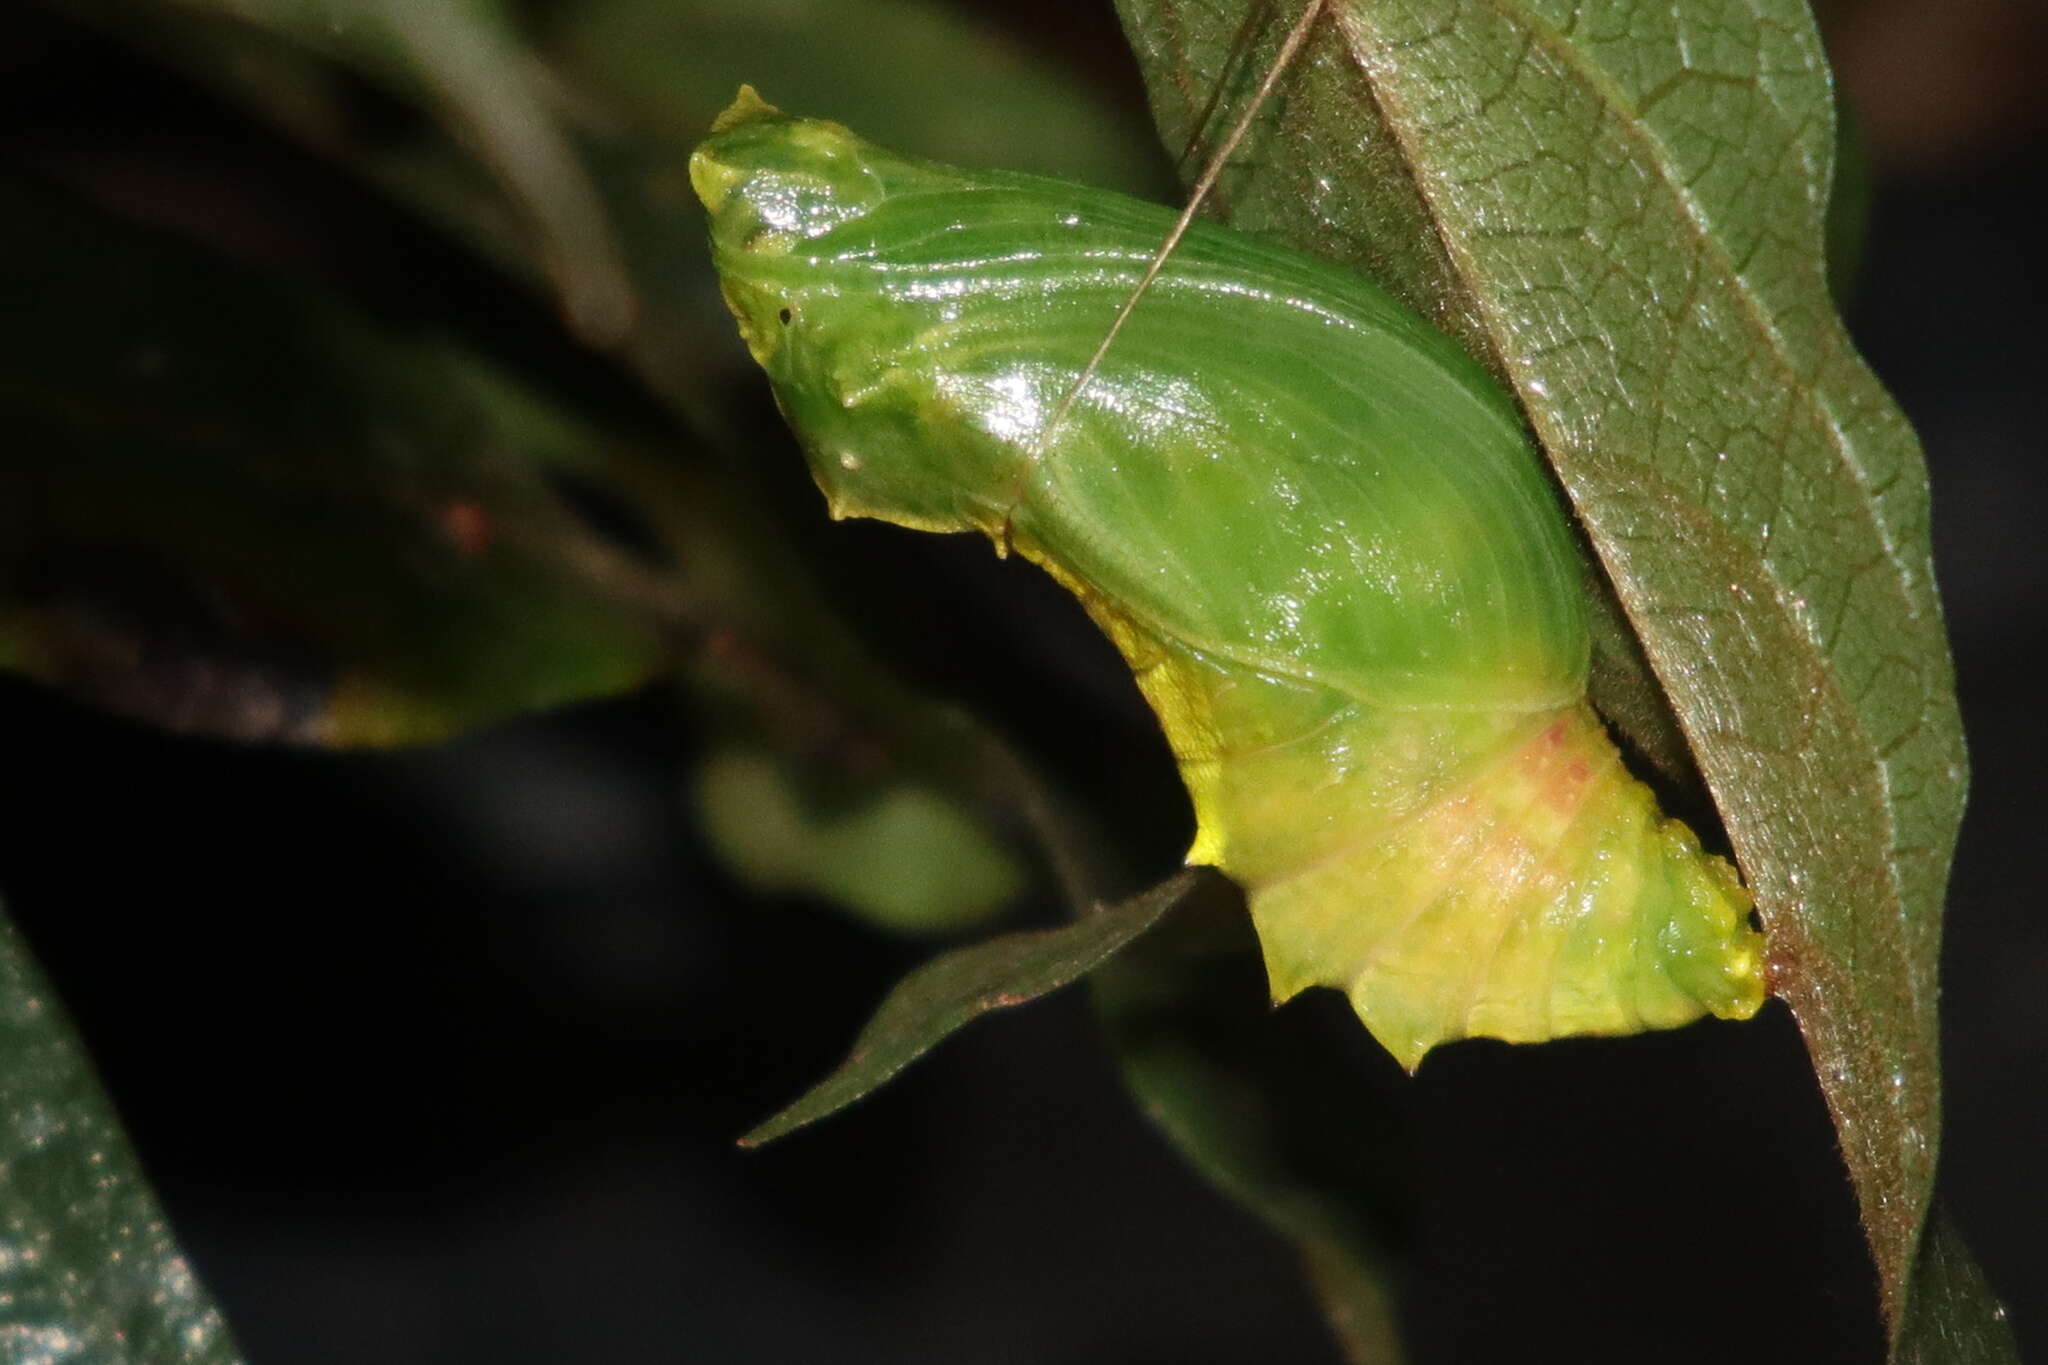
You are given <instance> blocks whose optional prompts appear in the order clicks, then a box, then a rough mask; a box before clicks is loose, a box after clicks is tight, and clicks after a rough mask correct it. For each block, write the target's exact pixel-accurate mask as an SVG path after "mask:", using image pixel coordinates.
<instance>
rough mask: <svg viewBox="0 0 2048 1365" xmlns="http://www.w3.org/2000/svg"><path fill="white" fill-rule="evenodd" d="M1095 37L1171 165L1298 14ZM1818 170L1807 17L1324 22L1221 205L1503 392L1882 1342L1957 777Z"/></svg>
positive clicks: (1232, 109)
mask: <svg viewBox="0 0 2048 1365" xmlns="http://www.w3.org/2000/svg"><path fill="white" fill-rule="evenodd" d="M1120 10H1121V12H1122V13H1123V15H1124V18H1125V23H1126V27H1127V28H1128V30H1129V31H1130V33H1131V35H1132V38H1133V41H1134V44H1135V46H1136V48H1137V51H1138V54H1139V59H1140V62H1141V65H1142V66H1143V68H1144V70H1145V73H1146V77H1147V80H1148V82H1149V83H1150V87H1151V91H1152V97H1153V103H1154V108H1155V112H1156V114H1157V115H1158V117H1159V119H1160V123H1161V127H1162V129H1163V130H1164V132H1165V135H1166V139H1167V143H1168V145H1169V146H1170V147H1174V148H1181V147H1187V148H1192V149H1194V154H1193V155H1191V156H1190V158H1189V164H1191V165H1192V164H1195V163H1197V162H1199V161H1200V160H1201V151H1202V149H1203V148H1205V147H1206V146H1207V145H1209V144H1210V143H1211V142H1212V141H1213V139H1215V138H1216V137H1217V136H1219V134H1220V132H1221V130H1223V129H1225V128H1227V127H1228V125H1229V124H1230V123H1231V122H1233V121H1234V120H1235V118H1236V117H1237V115H1238V113H1239V111H1241V109H1242V108H1243V105H1244V100H1245V98H1246V96H1247V95H1248V94H1249V92H1250V90H1251V89H1252V88H1253V86H1255V84H1256V83H1257V81H1258V79H1259V77H1260V76H1261V75H1262V74H1263V70H1264V63H1265V59H1266V56H1267V55H1269V54H1270V52H1271V50H1272V48H1273V45H1274V43H1275V41H1276V40H1277V36H1278V32H1279V30H1280V29H1282V28H1284V26H1285V24H1286V22H1287V21H1288V20H1290V19H1291V18H1292V17H1293V15H1294V14H1295V13H1298V12H1299V11H1298V10H1297V9H1296V8H1295V7H1294V6H1292V5H1287V6H1266V7H1262V9H1261V11H1260V12H1259V14H1258V15H1256V16H1254V18H1253V19H1251V20H1249V21H1248V20H1247V18H1246V15H1245V13H1244V9H1243V7H1242V6H1241V5H1239V4H1236V3H1228V2H1226V0H1171V2H1170V3H1169V2H1168V0H1122V2H1121V4H1120ZM1262 20H1263V23H1262V22H1261V21H1262ZM1834 146H1835V143H1834V126H1833V108H1832V94H1831V90H1830V86H1829V77H1828V72H1827V68H1826V65H1825V62H1824V60H1823V58H1822V55H1821V51H1820V44H1819V41H1818V39H1817V36H1816V35H1815V32H1814V28H1813V22H1812V17H1811V15H1810V14H1809V13H1808V12H1807V9H1806V7H1805V5H1804V4H1802V3H1798V2H1797V0H1759V3H1757V4H1755V5H1752V6H1749V7H1747V8H1746V9H1744V10H1741V11H1733V10H1730V11H1725V12H1724V11H1723V10H1721V9H1719V8H1718V7H1717V8H1715V9H1714V10H1713V11H1712V13H1708V12H1706V11H1705V10H1703V9H1701V8H1698V7H1686V6H1678V7H1669V6H1667V7H1662V8H1658V7H1640V6H1622V7H1604V8H1601V9H1599V10H1595V11H1589V10H1587V9H1586V7H1584V6H1581V5H1576V4H1570V3H1566V0H1511V2H1510V3H1503V4H1497V5H1490V6H1485V7H1476V8H1475V7H1470V6H1464V5H1459V4H1456V3H1454V2H1453V0H1386V2H1384V3H1373V4H1364V3H1357V2H1356V0H1333V3H1331V4H1329V5H1328V7H1327V8H1326V11H1325V13H1324V16H1323V19H1322V21H1321V22H1320V23H1319V25H1318V26H1317V29H1316V32H1315V35H1314V36H1313V37H1312V38H1311V40H1310V42H1309V44H1308V48H1307V50H1306V51H1305V53H1304V54H1303V59H1302V61H1301V62H1300V63H1299V64H1298V65H1297V67H1296V69H1295V71H1294V73H1293V75H1292V76H1291V77H1290V78H1288V79H1287V80H1285V81H1284V82H1283V83H1282V85H1281V86H1280V89H1279V91H1278V93H1277V95H1276V97H1275V99H1274V101H1273V103H1272V105H1271V106H1270V110H1269V113H1268V115H1267V116H1266V117H1265V118H1263V119H1262V120H1261V121H1260V123H1259V125H1258V127H1257V128H1256V129H1255V131H1254V133H1253V135H1252V136H1251V137H1250V138H1249V139H1248V141H1247V144H1246V145H1245V146H1244V147H1243V149H1242V150H1241V151H1240V153H1239V155H1238V156H1237V158H1236V160H1235V162H1234V165H1235V167H1236V169H1235V170H1234V171H1233V172H1231V173H1230V174H1227V175H1225V176H1224V178H1223V182H1222V187H1221V199H1220V207H1221V208H1222V210H1223V211H1224V212H1226V213H1227V214H1228V215H1229V216H1230V217H1231V219H1232V220H1233V221H1234V222H1235V223H1236V224H1237V225H1238V226H1240V227H1249V228H1253V229H1256V230H1259V231H1263V232H1268V233H1272V234H1276V235H1278V236H1280V237H1282V238H1285V239H1287V240H1290V241H1292V242H1293V243H1295V244H1296V245H1299V246H1303V247H1305V248H1307V249H1309V250H1312V251H1316V252H1318V253H1320V254H1322V255H1324V256H1326V257H1330V258H1333V259H1337V260H1341V261H1344V262H1347V263H1350V264H1353V265H1355V266H1359V267H1361V268H1363V269H1365V270H1367V271H1368V272H1369V273H1371V274H1373V275H1374V276H1375V277H1377V278H1378V279H1379V280H1380V281H1381V282H1382V283H1384V284H1386V285H1388V286H1389V287H1390V288H1392V289H1393V290H1394V291H1395V292H1396V293H1397V294H1400V295H1402V296H1403V297H1405V298H1406V299H1407V300H1408V301H1409V302H1411V303H1413V304H1415V305H1416V306H1418V307H1419V308H1421V309H1422V310H1423V311H1424V312H1425V313H1428V314H1430V315H1432V316H1434V317H1436V318H1437V319H1438V320H1440V321H1441V322H1442V323H1444V324H1445V325H1446V326H1447V327H1448V328H1450V330H1452V332H1453V333H1454V334H1455V335H1457V336H1459V337H1460V338H1461V339H1462V340H1464V341H1465V343H1466V344H1467V345H1468V346H1469V347H1470V348H1471V349H1472V350H1473V351H1474V353H1475V354H1477V355H1479V356H1480V357H1481V358H1482V359H1483V360H1485V361H1486V362H1487V363H1488V364H1490V365H1491V366H1493V367H1494V368H1495V369H1496V371H1497V372H1499V373H1500V374H1501V375H1502V376H1503V377H1505V378H1506V379H1507V380H1508V381H1509V382H1510V383H1511V384H1512V385H1513V386H1514V389H1515V391H1516V393H1517V394H1518V395H1519V397H1520V398H1521V400H1522V402H1523V405H1524V407H1525V409H1526V411H1527V413H1528V415H1529V418H1530V420H1531V423H1532V425H1533V426H1534V428H1535V431H1536V433H1537V435H1538V437H1539V439H1540V441H1541V443H1542V445H1543V447H1544V449H1545V451H1546V453H1547V454H1548V456H1549V457H1550V459H1551V461H1552V462H1553V464H1554V465H1555V467H1556V469H1557V472H1558V475H1559V477H1560V479H1561V480H1562V482H1563V484H1564V486H1565V489H1566V491H1567V492H1568V493H1569V495H1570V498H1571V501H1572V503H1573V506H1574V508H1575V510H1576V511H1577V512H1578V514H1579V517H1580V519H1581V521H1582V523H1583V525H1584V527H1585V529H1586V532H1587V535H1588V537H1589V539H1590V541H1591V544H1592V546H1593V548H1594V550H1595V552H1596V553H1597V555H1598V557H1599V560H1600V563H1601V565H1602V566H1603V568H1604V569H1605V571H1606V574H1607V577H1608V580H1609V581H1610V583H1611V584H1612V586H1613V588H1614V591H1615V593H1616V595H1617V596H1618V598H1619V600H1620V602H1621V604H1622V606H1623V608H1624V609H1625V611H1626V613H1627V618H1628V620H1629V622H1630V623H1631V625H1632V626H1633V627H1634V630H1635V633H1636V635H1637V637H1638V638H1639V639H1640V641H1641V643H1642V646H1643V650H1644V654H1645V657H1646V658H1647V660H1648V662H1649V664H1650V666H1651V668H1652V669H1653V670H1654V671H1655V674H1656V677H1657V679H1658V681H1659V682H1660V683H1661V684H1662V687H1663V689H1664V690H1665V692H1666V694H1667V695H1668V697H1669V699H1670V702H1671V705H1672V709H1673V711H1674V712H1675V714H1676V715H1677V717H1678V719H1679V722H1680V724H1681V726H1682V727H1683V729H1684V732H1685V734H1686V737H1687V739H1688V740H1689V742H1690V745H1691V748H1692V751H1693V754H1694V756H1695V758H1696V759H1697V761H1698V763H1699V767H1700V769H1701V771H1702V773H1703V774H1704V776H1705V778H1706V780H1707V783H1708V786H1709V788H1710V790H1711V791H1712V793H1713V795H1714V797H1715V800H1716V802H1717V803H1718V805H1719V808H1720V812H1721V816H1722V820H1723V823H1724V825H1725V826H1726V828H1727V830H1728V833H1729V837H1730V839H1731V841H1732V843H1733V845H1734V848H1735V851H1736V854H1737V856H1738V858H1739V860H1740V862H1741V864H1742V866H1743V869H1744V872H1745V874H1746V876H1747V879H1748V881H1749V884H1750V886H1751V888H1752V889H1753V890H1754V891H1755V892H1756V895H1757V899H1758V904H1759V908H1760V912H1761V915H1762V918H1763V921H1764V926H1765V929H1766V931H1767V933H1768V935H1769V938H1770V941H1771V947H1772V963H1773V969H1774V980H1775V985H1776V989H1777V990H1778V992H1779V993H1780V994H1782V995H1784V996H1785V997H1786V999H1787V1000H1788V1001H1789V1002H1790V1003H1791V1005H1792V1007H1793V1009H1794V1011H1795V1012H1796V1013H1797V1015H1798V1017H1799V1020H1800V1023H1801V1025H1802V1027H1803V1028H1804V1030H1805V1032H1806V1037H1807V1041H1808V1046H1809V1048H1810V1050H1811V1052H1812V1055H1813V1060H1814V1063H1815V1068H1816V1070H1817V1072H1818V1074H1819V1077H1820V1081H1821V1085H1822V1087H1823V1089H1824V1091H1825V1093H1826V1095H1827V1099H1828V1103H1829V1105H1830V1107H1831V1109H1832V1111H1833V1113H1834V1117H1835V1121H1836V1126H1837V1129H1838V1131H1839V1133H1840V1136H1841V1140H1842V1146H1843V1150H1844V1153H1845V1155H1846V1157H1847V1161H1848V1166H1849V1171H1850V1175H1851V1178H1852V1179H1853V1181H1854V1184H1855V1187H1856V1191H1857V1194H1858V1197H1859V1200H1860V1203H1861V1206H1862V1210H1863V1220H1864V1226H1865V1229H1866V1231H1867V1233H1868V1235H1869V1239H1870V1243H1871V1247H1872V1250H1873V1252H1874V1255H1875V1258H1876V1261H1877V1265H1878V1269H1879V1273H1880V1277H1881V1283H1882V1286H1883V1289H1884V1298H1885V1302H1886V1305H1887V1308H1888V1310H1889V1313H1890V1316H1891V1318H1892V1320H1893V1322H1894V1323H1895V1324H1896V1322H1897V1321H1898V1319H1899V1313H1900V1310H1901V1309H1902V1308H1903V1306H1904V1298H1905V1292H1906V1285H1907V1283H1908V1280H1909V1276H1910V1272H1911V1262H1912V1253H1913V1248H1914V1246H1915V1244H1916V1243H1917V1240H1918V1236H1919V1230H1920V1226H1921V1223H1922V1221H1923V1219H1924V1217H1925V1215H1926V1211H1927V1208H1928V1201H1929V1198H1930V1194H1931V1190H1932V1184H1933V1176H1934V1163H1935V1151H1936V1146H1937V1138H1938V1127H1939V1117H1938V1115H1939V1074H1938V1059H1937V1056H1936V1051H1935V1018H1934V1009H1935V982H1934V974H1935V968H1936V957H1937V951H1938V946H1939V927H1940V914H1941V905H1942V898H1943V894H1944V891H1945V888H1946V884H1947V876H1948V867H1949V860H1950V856H1951V853H1952V851H1953V846H1954V840H1955V830H1956V823H1957V819H1958V817H1959V814H1960V811H1961V803H1962V790H1963V782H1964V763H1963V754H1962V743H1961V732H1960V728H1959V725H1958V722H1957V718H1956V712H1955V700H1954V695H1953V689H1952V683H1951V670H1950V663H1949V657H1948V649H1947V643H1946V640H1945V638H1944V634H1943V629H1942V622H1941V613H1940V607H1939V604H1938V602H1937V600H1936V597H1935V592H1934V581H1933V572H1932V568H1931V565H1930V562H1929V555H1928V539H1927V502H1926V498H1927V494H1926V476H1925V471H1924V468H1923V464H1922V460H1921V456H1920V451H1919V448H1918V445H1917V443H1916V442H1915V440H1914V438H1913V435H1912V432H1911V431H1910V430H1909V429H1908V428H1907V426H1906V425H1905V423H1904V421H1903V419H1902V418H1901V416H1900V414H1899V412H1898V410H1897V408H1896V406H1895V405H1894V404H1893V403H1892V402H1891V400H1890V399H1889V397H1887V396H1886V394H1885V393H1884V391H1883V390H1882V389H1881V388H1880V387H1879V386H1878V384H1877V382H1876V380H1875V379H1874V378H1873V377H1872V376H1871V375H1870V373H1869V371H1868V370H1867V369H1866V368H1865V367H1864V365H1863V363H1862V361H1861V360H1860V359H1859V358H1858V357H1857V355H1856V353H1855V351H1854V350H1853V349H1852V347H1851V346H1850V344H1849V342H1848V340H1847V338H1846V336H1845V334H1844V333H1843V330H1842V327H1841V324H1840V321H1839V319H1838V318H1837V316H1836V313H1835V310H1834V306H1833V304H1832V302H1831V300H1830V298H1829V293H1828V278H1827V267H1826V256H1825V251H1824V249H1823V223H1824V219H1825V217H1826V210H1827V201H1828V194H1829V189H1830V185H1831V181H1832V166H1833V157H1834ZM1596 700H1600V701H1601V702H1602V703H1603V705H1605V704H1607V702H1608V700H1609V699H1608V698H1606V697H1598V698H1596Z"/></svg>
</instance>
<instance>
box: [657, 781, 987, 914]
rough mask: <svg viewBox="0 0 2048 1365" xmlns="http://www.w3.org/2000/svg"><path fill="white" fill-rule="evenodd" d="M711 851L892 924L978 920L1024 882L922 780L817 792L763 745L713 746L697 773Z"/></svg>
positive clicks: (759, 883) (783, 888) (756, 877)
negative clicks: (829, 796)
mask: <svg viewBox="0 0 2048 1365" xmlns="http://www.w3.org/2000/svg"><path fill="white" fill-rule="evenodd" d="M694 785H695V788H696V791H695V795H696V804H697V809H698V813H699V815H700V816H701V818H702V820H703V823H704V830H705V834H706V836H707V837H708V838H709V839H710V841H711V844H712V846H713V847H714V848H715V849H717V851H718V853H719V855H720V856H721V857H722V858H723V859H724V860H725V862H726V863H727V864H728V865H729V866H731V867H732V868H733V869H734V870H735V871H736V872H738V873H739V874H740V875H741V876H742V877H744V878H745V879H746V880H747V882H748V883H749V884H750V885H751V886H753V887H754V888H756V889H757V890H761V891H766V892H787V891H797V892H810V893H812V894H815V895H819V896H823V897H825V898H827V899H829V900H832V901H836V902H837V903H839V904H840V905H843V906H845V907H846V908H847V909H849V910H852V911H853V912H854V913H856V914H858V915H860V916H861V917H862V918H864V919H866V920H868V921H869V922H870V923H873V924H876V925H879V926H881V927H882V928H884V929H889V930H893V931H895V932H897V933H909V934H955V933H962V932H965V931H967V930H969V929H974V928H978V927H981V926H982V925H985V924H986V923H987V922H988V921H989V920H990V919H992V918H993V917H994V916H996V915H998V914H1000V913H1001V912H1002V911H1003V909H1004V908H1005V907H1006V906H1008V905H1009V904H1010V903H1011V902H1012V901H1013V900H1015V899H1016V897H1017V895H1018V894H1019V893H1020V892H1022V891H1023V889H1024V873H1023V870H1022V868H1020V867H1019V866H1018V864H1017V860H1016V859H1015V858H1014V857H1013V856H1011V854H1010V852H1009V850H1008V849H1006V848H1004V847H1003V846H1002V845H1001V844H999V843H997V842H996V841H995V840H994V839H993V838H991V837H990V836H989V834H988V833H987V832H986V831H985V830H984V829H983V828H982V827H981V826H980V825H979V824H977V823H976V822H975V821H974V820H972V819H971V818H970V817H969V816H968V815H967V814H966V812H964V811H962V810H961V809H960V808H959V807H958V806H957V805H955V804H953V803H952V802H950V801H948V800H947V799H946V798H945V796H944V795H943V794H942V793H940V792H938V791H936V790H933V789H932V788H929V787H925V786H922V785H918V784H915V783H911V782H907V781H903V780H900V779H899V780H898V781H896V782H892V783H888V784H885V785H882V786H879V787H877V786H874V785H872V784H861V786H860V787H858V788H857V789H855V790H852V791H846V792H840V793H834V794H833V795H836V796H837V798H838V799H837V800H833V801H829V802H828V801H825V800H821V799H820V798H819V795H818V794H817V793H814V792H811V791H809V790H807V789H806V784H805V783H804V781H803V774H802V773H800V772H798V771H796V770H795V768H794V767H793V765H791V764H788V763H784V762H779V761H777V759H776V758H775V756H774V755H773V754H770V753H767V752H765V751H762V750H756V749H743V748H731V749H725V750H722V751H719V752H717V753H714V754H711V755H710V756H709V757H707V758H706V759H705V760H704V761H703V763H702V765H701V766H700V767H699V770H698V773H697V779H696V782H695V784H694Z"/></svg>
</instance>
